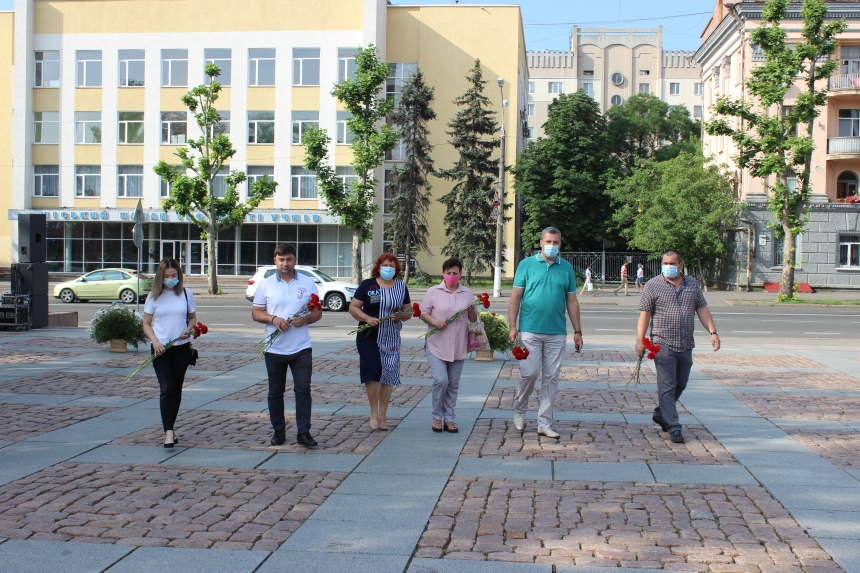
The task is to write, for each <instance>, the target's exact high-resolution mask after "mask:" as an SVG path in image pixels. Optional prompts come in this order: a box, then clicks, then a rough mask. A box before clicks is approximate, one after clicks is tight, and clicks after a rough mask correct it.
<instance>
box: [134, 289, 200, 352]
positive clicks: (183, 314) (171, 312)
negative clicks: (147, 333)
mask: <svg viewBox="0 0 860 573" xmlns="http://www.w3.org/2000/svg"><path fill="white" fill-rule="evenodd" d="M185 294H186V295H188V304H187V306H186V303H185V295H182V294H180V295H179V296H176V294H175V293H174V292H173V290H171V289H168V288H164V289H162V291H161V296H159V297H158V299H157V300H156V298H155V297H153V296H151V295H150V296H148V297H146V304H145V305H144V306H143V312H145V313H146V314H151V315H152V330H153V331H154V332H155V337H156V338H158V341H159V342H160V343H161V344H167V343H168V342H170V341H171V340H173V339H174V338H179V337H180V336H182V334H183V333H184V332H185V331H186V330H187V329H186V326H187V325H188V314H189V313H192V312H195V311H196V310H197V307H196V306H194V293H192V292H191V289H185ZM188 342H191V339H190V338H188V339H186V340H177V341H176V342H175V344H186V343H188Z"/></svg>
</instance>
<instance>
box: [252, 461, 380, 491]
mask: <svg viewBox="0 0 860 573" xmlns="http://www.w3.org/2000/svg"><path fill="white" fill-rule="evenodd" d="M363 459H364V456H362V455H358V454H323V453H319V454H314V455H306V454H291V453H285V452H278V453H276V454H275V455H274V456H272V457H270V458H269V459H267V460H266V461H265V462H263V463H262V464H260V466H259V469H263V470H311V471H323V472H351V471H352V470H354V469H355V467H356V466H357V465H358V464H360V463H361V460H363ZM353 475H355V474H353ZM374 481H375V483H376V485H377V486H378V485H379V479H378V478H376V477H374ZM338 491H339V490H338Z"/></svg>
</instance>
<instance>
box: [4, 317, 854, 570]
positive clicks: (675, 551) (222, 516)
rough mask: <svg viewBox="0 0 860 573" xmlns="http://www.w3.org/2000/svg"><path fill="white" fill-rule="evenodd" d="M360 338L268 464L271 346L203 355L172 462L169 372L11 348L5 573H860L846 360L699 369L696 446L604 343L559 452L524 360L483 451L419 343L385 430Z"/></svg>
mask: <svg viewBox="0 0 860 573" xmlns="http://www.w3.org/2000/svg"><path fill="white" fill-rule="evenodd" d="M345 332H346V329H345V328H344V329H340V330H338V329H322V328H319V329H314V331H313V333H312V336H313V339H314V358H315V362H314V372H315V374H314V385H313V398H314V406H313V428H312V430H311V432H312V434H313V435H314V436H315V437H316V438H317V439H318V440H319V442H320V447H318V448H316V449H313V450H307V449H304V448H300V447H298V446H296V445H295V444H293V443H289V442H288V443H287V444H284V445H283V446H280V447H272V446H269V445H268V440H269V437H270V436H271V426H270V424H269V419H268V413H267V411H266V402H265V400H266V391H267V385H266V382H265V380H266V372H265V366H264V365H263V363H262V362H258V361H257V358H256V355H255V350H254V342H255V341H256V340H257V339H258V338H259V335H252V334H246V333H234V334H231V333H221V332H213V333H211V334H208V335H207V336H206V337H205V338H204V339H203V340H200V341H198V342H196V343H195V344H196V346H197V347H198V349H199V350H200V360H199V362H198V366H196V367H194V368H192V369H190V370H189V375H188V378H187V379H186V386H185V391H184V398H183V402H182V410H181V412H180V415H179V419H178V421H177V425H176V431H177V436H178V444H177V447H176V448H174V449H172V450H171V449H164V448H162V447H161V442H162V440H163V432H162V431H161V424H160V417H159V410H158V386H157V382H156V380H155V376H154V375H152V373H151V371H146V372H145V373H142V374H140V375H138V376H136V377H135V378H134V379H132V381H131V382H129V383H125V382H124V381H123V377H124V376H125V375H126V374H128V373H129V372H130V371H131V370H132V369H133V368H134V366H136V365H137V364H139V363H140V362H141V361H142V360H143V358H144V356H145V353H144V351H143V350H141V352H138V353H135V352H130V353H129V354H125V355H122V354H119V355H118V354H110V353H108V352H107V349H106V348H105V347H104V346H102V347H99V346H97V345H95V344H93V343H92V342H91V341H90V340H89V339H88V338H86V334H85V330H84V329H77V330H73V329H69V330H61V329H53V330H43V331H36V332H29V333H20V334H19V333H0V411H2V416H0V571H4V572H6V571H8V572H11V573H40V572H52V573H53V572H57V571H70V572H93V573H95V572H102V571H109V572H110V573H129V572H141V573H143V572H146V573H149V572H152V571H158V572H159V573H172V572H183V573H187V572H188V571H202V572H222V571H223V572H225V573H228V572H229V573H252V572H257V573H275V572H288V571H301V572H308V573H313V572H318V573H335V572H337V573H342V572H344V571H346V572H349V573H364V572H373V573H402V572H408V573H431V572H437V573H483V572H487V573H491V572H492V573H551V572H555V573H565V572H567V573H602V572H608V571H614V570H617V569H618V568H628V569H636V570H638V571H640V572H642V571H644V572H647V571H657V570H659V571H670V572H671V571H709V572H715V573H746V572H749V573H792V572H807V573H835V572H838V571H845V572H847V573H852V572H860V374H858V372H860V362H858V361H857V360H856V358H855V357H854V356H853V355H851V353H850V352H848V351H846V350H845V349H835V348H801V347H795V346H784V347H781V348H780V347H778V346H754V345H752V344H750V343H749V342H751V341H745V342H744V343H743V344H727V345H726V346H725V347H724V349H723V350H722V351H721V352H719V353H718V354H713V353H710V352H709V351H708V350H707V349H706V348H703V347H702V348H699V349H698V352H697V354H696V358H695V359H696V366H695V368H694V371H693V375H692V378H691V382H690V386H689V388H688V390H687V392H686V393H685V394H684V395H683V397H682V400H681V402H682V405H681V406H679V412H680V413H681V420H682V423H683V424H684V432H685V436H686V438H687V441H686V443H685V444H673V443H671V442H670V441H669V439H668V435H667V434H665V433H662V432H660V430H659V428H658V427H657V426H655V425H654V424H653V423H652V422H651V416H650V411H651V410H652V409H653V408H654V406H655V397H656V376H655V375H654V373H653V370H652V366H653V365H652V364H650V363H649V364H647V366H646V369H644V370H643V374H642V378H641V379H642V384H641V385H639V386H630V387H625V385H624V384H625V382H626V381H627V380H628V379H629V377H630V375H631V373H632V369H633V366H634V364H635V356H634V354H633V353H632V352H631V350H630V347H629V345H628V344H622V343H621V342H618V341H612V340H611V339H609V338H604V339H601V340H602V341H599V342H595V341H594V340H587V341H586V342H587V346H586V349H585V351H584V352H583V353H581V354H576V353H573V352H570V351H569V352H568V353H567V355H566V356H565V362H564V366H563V369H562V380H561V382H560V384H559V391H558V396H557V401H556V406H557V408H556V413H555V418H556V422H555V424H554V426H553V428H554V429H555V430H557V431H558V432H559V433H560V434H561V438H560V439H559V440H558V441H556V440H552V439H549V438H546V437H544V436H538V435H537V432H536V414H535V408H536V405H537V396H534V397H533V398H532V404H531V406H532V410H531V411H530V412H528V414H527V416H526V419H527V423H528V425H527V428H526V431H525V432H524V433H520V432H518V431H516V430H515V429H514V427H513V422H512V412H511V408H512V400H513V396H514V392H515V389H516V384H517V378H518V375H519V365H518V364H517V362H516V361H503V360H502V357H501V356H499V355H497V357H496V358H497V359H496V361H495V362H491V363H482V362H475V361H472V360H469V361H467V363H466V365H465V369H464V372H463V378H462V383H461V387H460V396H459V401H458V408H457V414H458V417H457V423H458V425H459V427H460V432H459V433H458V434H449V433H447V432H446V433H442V434H437V433H434V432H432V431H431V430H430V422H431V418H430V395H429V393H430V388H431V384H432V378H431V377H430V372H429V369H428V367H427V362H426V359H425V358H424V355H423V349H422V348H421V346H420V345H419V344H420V340H418V339H417V338H415V336H414V335H411V334H410V335H404V344H405V345H406V346H405V348H404V352H403V355H404V356H403V362H402V368H401V375H402V382H403V385H402V386H401V387H400V388H398V389H396V390H395V392H394V395H393V398H392V405H391V407H390V408H389V430H388V431H387V432H384V431H371V430H370V428H369V426H368V424H367V413H368V407H367V404H366V398H365V395H364V391H363V388H362V387H361V386H360V384H358V380H357V372H358V356H357V355H356V353H355V348H354V345H353V344H351V339H350V337H349V336H347V335H346V334H345ZM569 347H572V344H570V346H569ZM287 396H288V398H289V399H291V398H292V393H291V391H290V389H289V388H288V392H287ZM291 407H292V404H288V405H287V437H288V438H293V437H294V436H295V418H294V416H293V415H292V413H291V412H290V410H291Z"/></svg>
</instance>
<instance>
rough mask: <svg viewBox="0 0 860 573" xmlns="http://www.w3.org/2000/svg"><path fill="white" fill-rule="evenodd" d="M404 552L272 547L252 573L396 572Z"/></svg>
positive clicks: (403, 563)
mask: <svg viewBox="0 0 860 573" xmlns="http://www.w3.org/2000/svg"><path fill="white" fill-rule="evenodd" d="M408 561H409V556H408V555H379V554H375V555H368V554H363V553H320V552H315V551H276V552H275V553H274V554H273V555H271V556H270V557H269V558H268V559H266V562H265V563H264V564H263V566H262V567H260V568H259V569H257V571H256V573H284V572H286V571H296V572H301V573H387V572H389V571H391V572H392V573H400V572H401V571H403V569H404V568H405V567H406V563H407V562H408Z"/></svg>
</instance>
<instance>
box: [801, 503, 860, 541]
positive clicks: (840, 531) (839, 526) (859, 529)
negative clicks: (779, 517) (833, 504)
mask: <svg viewBox="0 0 860 573" xmlns="http://www.w3.org/2000/svg"><path fill="white" fill-rule="evenodd" d="M789 511H791V515H792V516H793V517H794V518H795V519H796V520H797V522H798V523H799V524H800V525H802V526H803V527H805V528H806V530H807V531H808V532H809V534H810V535H811V536H813V537H815V538H816V539H817V538H821V537H824V538H827V537H832V538H835V539H853V540H854V541H855V542H856V543H858V544H860V513H858V512H852V511H822V510H816V509H792V510H789Z"/></svg>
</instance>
